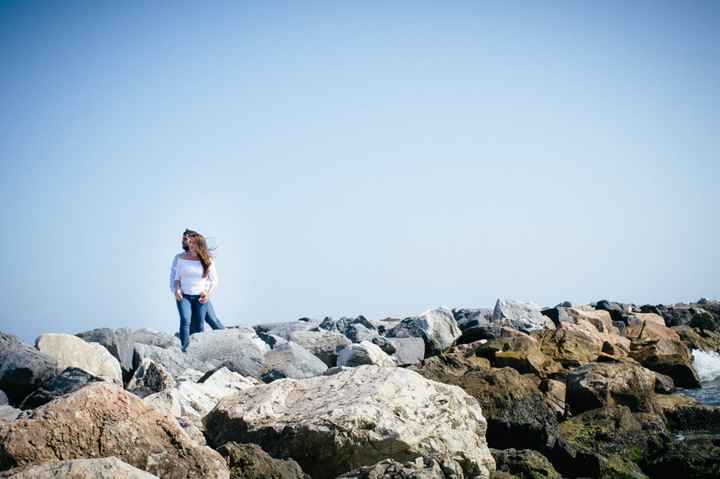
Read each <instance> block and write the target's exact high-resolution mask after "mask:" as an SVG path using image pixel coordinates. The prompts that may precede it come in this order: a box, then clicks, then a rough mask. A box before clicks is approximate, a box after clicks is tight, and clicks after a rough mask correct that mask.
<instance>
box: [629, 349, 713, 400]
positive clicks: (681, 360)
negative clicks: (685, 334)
mask: <svg viewBox="0 0 720 479" xmlns="http://www.w3.org/2000/svg"><path fill="white" fill-rule="evenodd" d="M630 357H631V358H633V359H635V360H636V361H638V362H639V363H640V364H642V365H643V366H644V367H646V368H648V369H651V370H653V371H657V372H659V373H662V374H665V375H667V376H670V377H671V378H672V379H673V381H674V382H675V385H676V386H678V387H682V388H698V387H700V378H699V377H698V373H697V371H695V367H694V366H693V360H692V354H690V351H689V350H688V348H687V346H685V344H683V342H682V341H680V339H668V338H663V339H655V340H645V341H643V340H634V341H633V342H632V345H631V351H630Z"/></svg>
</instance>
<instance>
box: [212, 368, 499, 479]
mask: <svg viewBox="0 0 720 479" xmlns="http://www.w3.org/2000/svg"><path fill="white" fill-rule="evenodd" d="M204 422H205V426H206V436H207V438H208V442H209V444H210V445H212V446H215V447H217V446H219V445H222V444H225V443H226V442H228V441H237V442H251V443H255V444H258V445H259V446H260V447H262V448H263V449H264V450H265V451H267V452H268V453H269V454H270V455H271V456H273V457H292V458H293V459H295V460H297V461H298V463H299V464H300V466H301V467H302V468H303V470H304V471H305V472H306V473H308V474H310V475H311V476H312V477H313V478H314V479H327V478H334V477H336V476H338V475H340V474H343V473H345V472H348V471H351V470H353V469H356V468H358V467H363V466H368V465H372V464H375V463H377V462H378V461H382V460H384V459H394V460H396V461H402V462H404V461H407V460H408V459H409V458H414V457H417V456H431V457H443V456H449V457H452V458H453V459H455V460H456V461H457V462H458V463H459V464H460V465H461V466H462V469H463V472H464V473H465V474H466V475H468V476H470V477H478V478H481V479H487V478H488V477H489V475H490V471H492V470H494V468H495V464H494V461H493V459H492V456H491V455H490V451H489V449H488V448H487V444H486V442H485V430H486V427H487V423H486V421H485V418H484V417H483V415H482V411H481V410H480V406H479V404H478V402H477V401H476V400H475V399H473V398H472V397H471V396H469V395H468V394H467V393H465V392H464V391H463V390H462V389H460V388H459V387H456V386H449V385H446V384H442V383H439V382H436V381H430V380H427V379H424V378H423V377H422V376H420V375H419V374H417V373H414V372H412V371H408V370H406V369H402V368H381V367H377V366H360V367H357V368H351V369H345V370H342V371H339V372H337V373H336V374H333V375H331V376H318V377H314V378H309V379H304V380H292V379H287V380H283V381H276V382H273V383H271V384H268V385H264V386H261V387H255V388H250V389H246V390H244V391H242V392H239V393H237V394H235V395H232V396H229V397H226V398H225V399H223V400H221V401H220V402H219V403H218V405H217V406H216V407H215V409H213V410H212V411H211V412H210V413H209V414H208V415H207V417H206V418H205V420H204Z"/></svg>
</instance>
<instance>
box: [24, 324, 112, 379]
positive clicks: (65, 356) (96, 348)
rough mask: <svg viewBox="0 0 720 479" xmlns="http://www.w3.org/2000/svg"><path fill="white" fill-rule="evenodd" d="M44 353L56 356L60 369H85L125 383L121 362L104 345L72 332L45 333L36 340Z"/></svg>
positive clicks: (36, 343) (104, 377)
mask: <svg viewBox="0 0 720 479" xmlns="http://www.w3.org/2000/svg"><path fill="white" fill-rule="evenodd" d="M35 347H37V348H38V350H39V351H40V352H42V353H45V354H47V355H48V356H51V357H53V358H55V360H56V361H57V365H58V368H59V369H65V368H70V367H75V368H80V369H83V370H85V371H87V372H89V373H90V374H93V375H95V376H98V377H101V378H103V379H107V380H108V381H113V382H115V383H117V384H120V385H122V384H123V375H122V368H121V367H120V363H119V362H118V360H117V359H115V357H113V355H112V354H110V352H109V351H108V350H107V349H105V348H104V347H103V346H101V345H99V344H96V343H88V342H86V341H84V340H82V339H80V338H78V337H77V336H73V335H71V334H55V333H51V334H43V335H41V336H40V337H38V338H37V340H36V341H35Z"/></svg>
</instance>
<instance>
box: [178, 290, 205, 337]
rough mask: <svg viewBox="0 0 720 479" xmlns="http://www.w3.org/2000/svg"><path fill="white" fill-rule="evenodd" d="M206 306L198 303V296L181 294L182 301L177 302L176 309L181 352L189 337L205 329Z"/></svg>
mask: <svg viewBox="0 0 720 479" xmlns="http://www.w3.org/2000/svg"><path fill="white" fill-rule="evenodd" d="M207 306H208V303H205V304H202V303H201V302H200V295H199V294H185V293H183V297H182V299H181V300H180V301H177V309H178V312H179V313H180V344H181V345H182V350H183V351H185V350H186V349H187V346H188V343H189V342H190V335H191V334H194V333H202V332H203V330H204V329H205V317H206V316H207V310H208V307H207Z"/></svg>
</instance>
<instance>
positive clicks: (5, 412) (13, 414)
mask: <svg viewBox="0 0 720 479" xmlns="http://www.w3.org/2000/svg"><path fill="white" fill-rule="evenodd" d="M20 412H21V411H20V410H19V409H15V408H14V407H12V406H9V405H7V404H6V405H4V406H0V422H3V421H4V422H9V421H14V420H15V419H17V417H18V416H19V415H20Z"/></svg>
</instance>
